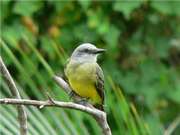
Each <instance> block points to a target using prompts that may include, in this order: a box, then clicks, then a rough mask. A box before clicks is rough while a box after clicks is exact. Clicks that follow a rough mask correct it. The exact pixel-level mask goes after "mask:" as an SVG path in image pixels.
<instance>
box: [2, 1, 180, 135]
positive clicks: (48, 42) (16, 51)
mask: <svg viewBox="0 0 180 135" xmlns="http://www.w3.org/2000/svg"><path fill="white" fill-rule="evenodd" d="M0 5H1V7H0V14H1V19H0V23H1V33H0V35H1V40H0V49H1V56H2V59H3V60H4V62H5V64H6V66H7V67H8V69H9V71H10V73H11V75H12V76H13V78H14V79H15V81H16V84H17V85H18V88H19V90H20V93H21V95H22V97H23V98H30V99H38V100H45V99H47V97H46V95H45V93H46V92H49V93H50V94H51V95H52V97H53V98H55V99H57V100H63V101H69V98H68V96H67V95H66V94H65V93H64V92H63V90H61V88H59V87H58V86H57V85H56V83H55V82H54V81H53V80H52V76H53V75H54V74H60V75H62V73H63V68H64V65H65V64H66V60H67V59H68V57H69V56H70V54H71V53H72V51H73V49H74V48H76V47H77V46H78V45H80V44H81V43H84V42H90V43H92V44H95V45H96V46H98V47H102V48H106V49H107V50H108V51H107V52H106V53H105V54H103V55H102V56H100V58H99V61H98V62H99V64H100V65H101V67H102V68H103V71H104V74H105V91H106V101H105V110H106V112H107V114H108V122H109V124H110V127H111V129H112V133H113V135H162V134H164V135H168V134H166V133H169V132H170V131H171V129H172V128H168V127H171V126H172V127H174V128H175V129H173V132H172V133H171V134H173V135H179V134H180V126H179V125H178V124H179V123H180V115H179V114H180V2H178V1H171V2H170V1H158V2H156V1H155V0H154V1H148V0H145V1H143V0H131V1H128V2H126V1H125V0H121V1H103V2H101V1H91V0H78V1H57V0H56V1H53V0H47V1H18V0H17V1H11V0H6V1H5V0H4V1H0ZM0 81H1V83H0V86H1V95H0V96H1V98H3V97H11V94H10V92H9V89H8V87H7V84H6V83H5V82H4V80H3V77H2V76H1V80H0ZM26 110H27V112H28V134H29V135H40V134H43V135H50V134H51V135H60V134H61V135H70V134H71V135H99V134H101V131H100V128H99V127H98V125H97V123H96V122H95V120H94V119H93V118H92V117H91V116H89V115H87V114H84V113H82V112H79V111H74V110H68V109H65V110H64V109H59V108H44V109H42V110H39V109H37V108H35V107H27V109H26ZM0 113H1V116H2V117H1V119H0V126H1V127H0V128H1V130H0V133H1V134H2V135H11V134H19V129H18V126H19V125H18V121H17V118H16V117H17V112H16V108H15V107H13V106H5V105H1V106H0Z"/></svg>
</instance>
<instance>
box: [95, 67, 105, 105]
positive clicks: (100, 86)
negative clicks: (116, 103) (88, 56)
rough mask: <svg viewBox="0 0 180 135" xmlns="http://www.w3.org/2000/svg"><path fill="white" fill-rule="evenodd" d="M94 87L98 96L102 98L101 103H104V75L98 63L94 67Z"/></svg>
mask: <svg viewBox="0 0 180 135" xmlns="http://www.w3.org/2000/svg"><path fill="white" fill-rule="evenodd" d="M96 76H97V81H96V85H95V86H96V89H97V92H98V94H99V96H100V97H101V98H102V104H103V103H104V75H103V71H102V69H101V67H99V65H98V66H97V67H96Z"/></svg>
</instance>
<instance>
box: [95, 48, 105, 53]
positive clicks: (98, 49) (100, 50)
mask: <svg viewBox="0 0 180 135" xmlns="http://www.w3.org/2000/svg"><path fill="white" fill-rule="evenodd" d="M105 51H106V49H101V48H97V49H96V51H95V53H96V54H98V53H103V52H105Z"/></svg>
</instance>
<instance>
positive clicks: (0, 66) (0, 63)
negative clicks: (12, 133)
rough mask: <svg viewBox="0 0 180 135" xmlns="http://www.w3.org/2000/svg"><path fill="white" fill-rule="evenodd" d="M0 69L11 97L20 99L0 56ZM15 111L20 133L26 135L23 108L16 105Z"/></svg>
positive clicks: (25, 120)
mask: <svg viewBox="0 0 180 135" xmlns="http://www.w3.org/2000/svg"><path fill="white" fill-rule="evenodd" d="M0 69H1V70H0V71H1V74H2V75H3V76H4V78H5V80H6V82H7V84H8V87H9V89H10V91H11V93H12V95H13V97H15V98H17V99H21V96H20V94H19V91H18V89H17V87H16V85H15V82H14V81H13V79H12V77H11V75H10V73H9V71H8V70H7V68H6V66H5V64H4V62H3V60H2V58H1V56H0ZM17 110H18V119H19V124H20V133H21V135H27V114H26V112H25V107H24V106H23V105H18V106H17Z"/></svg>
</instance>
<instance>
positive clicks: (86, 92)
mask: <svg viewBox="0 0 180 135" xmlns="http://www.w3.org/2000/svg"><path fill="white" fill-rule="evenodd" d="M65 73H66V76H67V78H68V80H69V83H70V86H71V87H72V89H73V90H74V91H75V92H76V93H77V94H78V95H80V96H81V97H85V98H89V99H90V101H91V102H92V103H93V104H96V103H101V102H102V101H101V98H100V96H99V95H98V92H97V90H96V87H95V83H96V81H97V80H96V79H97V78H96V63H83V64H78V65H77V64H73V63H70V64H68V65H67V67H66V70H65Z"/></svg>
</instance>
